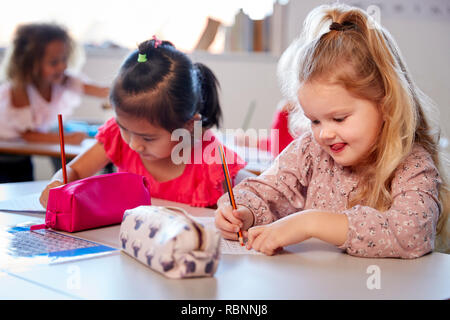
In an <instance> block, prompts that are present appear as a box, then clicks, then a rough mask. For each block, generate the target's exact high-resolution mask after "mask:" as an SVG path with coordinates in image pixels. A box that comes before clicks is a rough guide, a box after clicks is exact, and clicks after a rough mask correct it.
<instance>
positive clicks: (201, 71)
mask: <svg viewBox="0 0 450 320" xmlns="http://www.w3.org/2000/svg"><path fill="white" fill-rule="evenodd" d="M194 67H195V68H196V69H197V76H198V85H199V87H200V92H199V94H200V97H199V101H198V109H197V111H198V113H199V114H201V116H202V126H203V127H204V128H211V127H213V126H217V127H220V123H221V121H222V110H221V107H220V101H219V90H218V89H219V88H220V85H219V81H218V80H217V78H216V76H215V75H214V73H213V72H212V71H211V69H209V68H208V67H207V66H205V65H204V64H202V63H195V64H194Z"/></svg>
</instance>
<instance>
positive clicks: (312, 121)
mask: <svg viewBox="0 0 450 320" xmlns="http://www.w3.org/2000/svg"><path fill="white" fill-rule="evenodd" d="M345 119H347V117H341V118H333V121H335V122H344V121H345ZM310 121H311V124H313V125H318V124H320V121H319V120H310Z"/></svg>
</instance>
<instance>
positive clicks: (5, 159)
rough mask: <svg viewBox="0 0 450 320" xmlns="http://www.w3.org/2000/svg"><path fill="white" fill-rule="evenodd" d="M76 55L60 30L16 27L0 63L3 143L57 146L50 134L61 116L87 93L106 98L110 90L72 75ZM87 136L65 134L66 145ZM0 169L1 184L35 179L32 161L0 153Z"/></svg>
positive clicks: (36, 25) (40, 26) (33, 25)
mask: <svg viewBox="0 0 450 320" xmlns="http://www.w3.org/2000/svg"><path fill="white" fill-rule="evenodd" d="M73 53H74V42H73V40H72V39H71V37H70V35H69V34H68V32H67V31H66V30H65V29H64V28H63V27H61V26H59V25H56V24H51V23H31V24H25V25H21V26H19V27H18V28H17V30H16V32H15V35H14V40H13V42H12V45H11V46H10V47H9V48H8V50H7V53H6V54H5V58H4V60H3V62H2V78H3V79H2V80H4V81H5V83H3V84H2V85H1V86H0V139H4V140H6V139H17V138H23V139H25V140H28V141H33V142H58V141H59V140H58V134H57V133H56V132H49V131H50V130H51V128H52V127H54V125H55V124H56V122H57V114H59V113H61V114H63V115H69V114H70V113H71V112H72V110H73V109H74V108H75V107H77V106H79V105H80V103H81V97H82V95H83V94H86V95H91V96H96V97H100V98H105V97H107V96H108V92H109V89H108V88H106V87H100V86H97V85H95V84H92V83H89V82H88V81H87V80H86V79H81V78H80V77H79V76H75V75H69V74H68V72H67V70H66V69H67V66H68V62H69V59H71V58H73V57H74V56H75V55H74V54H73ZM84 137H85V135H84V134H81V133H71V134H67V136H66V142H68V143H79V142H81V140H82V139H83V138H84ZM0 164H1V166H0V167H1V170H0V182H18V181H27V180H33V172H32V165H31V159H30V157H29V156H13V155H4V154H0Z"/></svg>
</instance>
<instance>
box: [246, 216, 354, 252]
mask: <svg viewBox="0 0 450 320" xmlns="http://www.w3.org/2000/svg"><path fill="white" fill-rule="evenodd" d="M347 232H348V219H347V216H346V215H345V214H337V213H334V212H327V211H319V210H305V211H300V212H297V213H294V214H291V215H289V216H287V217H284V218H282V219H280V220H277V221H275V222H273V223H271V224H268V225H263V226H258V227H253V228H251V229H249V230H248V233H244V236H245V235H247V238H248V242H247V248H248V249H251V248H253V249H255V250H257V251H260V252H263V253H265V254H267V255H273V254H274V253H276V251H277V250H278V249H279V248H282V247H285V246H288V245H291V244H295V243H300V242H302V241H304V240H307V239H309V238H311V237H312V238H318V239H321V240H323V241H325V242H328V243H331V244H334V245H337V246H340V245H342V244H343V243H344V242H345V240H346V239H347Z"/></svg>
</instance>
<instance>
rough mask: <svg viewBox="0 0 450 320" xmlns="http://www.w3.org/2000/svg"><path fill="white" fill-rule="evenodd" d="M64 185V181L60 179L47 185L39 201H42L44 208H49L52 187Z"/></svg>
mask: <svg viewBox="0 0 450 320" xmlns="http://www.w3.org/2000/svg"><path fill="white" fill-rule="evenodd" d="M61 185H63V183H62V182H61V181H59V180H55V181H53V182H52V183H50V184H49V185H47V187H46V188H45V189H44V191H42V193H41V196H40V197H39V202H40V203H41V205H42V206H43V207H44V208H47V202H48V196H49V193H50V189H52V188H56V187H59V186H61Z"/></svg>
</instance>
